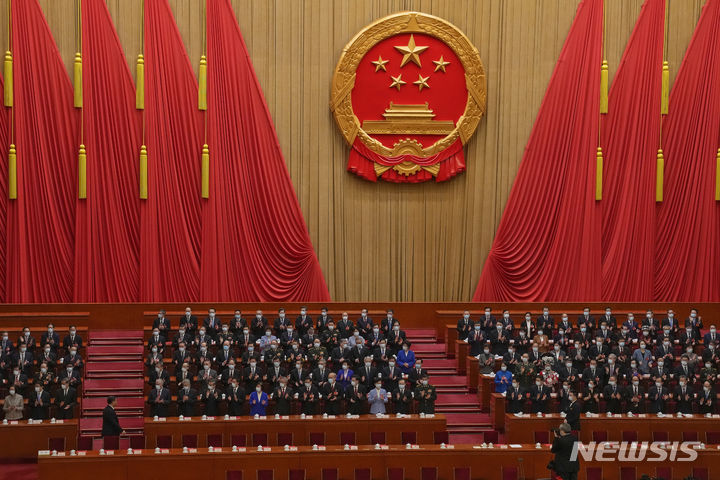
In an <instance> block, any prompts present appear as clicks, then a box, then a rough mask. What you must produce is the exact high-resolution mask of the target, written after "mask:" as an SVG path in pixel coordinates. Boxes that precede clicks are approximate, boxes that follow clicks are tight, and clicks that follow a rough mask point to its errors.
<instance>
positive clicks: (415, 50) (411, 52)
mask: <svg viewBox="0 0 720 480" xmlns="http://www.w3.org/2000/svg"><path fill="white" fill-rule="evenodd" d="M395 48H396V49H397V51H398V52H400V53H402V54H404V55H403V59H402V62H401V63H400V68H402V67H404V66H405V64H406V63H408V62H410V61H411V62H413V63H414V64H415V65H417V66H418V67H421V66H422V65H420V54H421V53H423V52H424V51H425V50H427V49H428V47H427V46H422V47H421V46H417V45H415V37H414V36H413V35H410V41H409V42H408V44H407V45H406V46H402V45H400V46H398V45H395Z"/></svg>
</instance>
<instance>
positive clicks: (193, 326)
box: [179, 307, 198, 336]
mask: <svg viewBox="0 0 720 480" xmlns="http://www.w3.org/2000/svg"><path fill="white" fill-rule="evenodd" d="M179 325H180V327H183V326H184V327H185V331H186V332H188V334H189V335H191V336H194V335H195V331H196V330H197V328H198V319H197V317H196V316H195V315H193V313H192V310H191V309H190V307H187V308H186V309H185V315H183V316H182V317H180V323H179Z"/></svg>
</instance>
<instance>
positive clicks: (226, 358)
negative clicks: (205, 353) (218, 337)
mask: <svg viewBox="0 0 720 480" xmlns="http://www.w3.org/2000/svg"><path fill="white" fill-rule="evenodd" d="M234 359H235V350H234V349H233V348H232V346H231V344H230V341H229V340H225V341H224V342H223V343H222V347H221V348H220V351H218V354H217V356H216V357H215V363H217V364H218V370H223V369H225V368H226V367H227V364H228V362H230V360H234Z"/></svg>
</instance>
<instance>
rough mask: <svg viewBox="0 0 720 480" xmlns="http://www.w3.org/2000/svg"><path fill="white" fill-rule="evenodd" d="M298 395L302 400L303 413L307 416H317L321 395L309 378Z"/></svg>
mask: <svg viewBox="0 0 720 480" xmlns="http://www.w3.org/2000/svg"><path fill="white" fill-rule="evenodd" d="M297 393H298V397H299V399H300V406H301V411H302V413H304V414H305V415H315V414H316V413H317V406H318V403H319V402H320V398H321V394H320V392H319V391H318V389H317V387H316V386H315V385H313V383H312V381H311V380H310V378H309V377H308V378H306V379H305V382H304V384H303V386H302V387H300V388H299V389H298V391H297Z"/></svg>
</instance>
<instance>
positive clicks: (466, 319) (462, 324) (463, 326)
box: [457, 310, 482, 340]
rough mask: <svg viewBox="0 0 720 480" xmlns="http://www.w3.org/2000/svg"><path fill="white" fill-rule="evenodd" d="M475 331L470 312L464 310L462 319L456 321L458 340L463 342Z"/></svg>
mask: <svg viewBox="0 0 720 480" xmlns="http://www.w3.org/2000/svg"><path fill="white" fill-rule="evenodd" d="M478 326H479V327H480V329H481V330H482V325H481V324H478ZM474 329H475V322H474V321H473V320H472V319H471V318H470V311H469V310H465V311H464V312H463V316H462V318H460V320H458V321H457V336H458V340H465V339H466V338H467V337H468V334H470V333H471V332H473V331H474Z"/></svg>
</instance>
